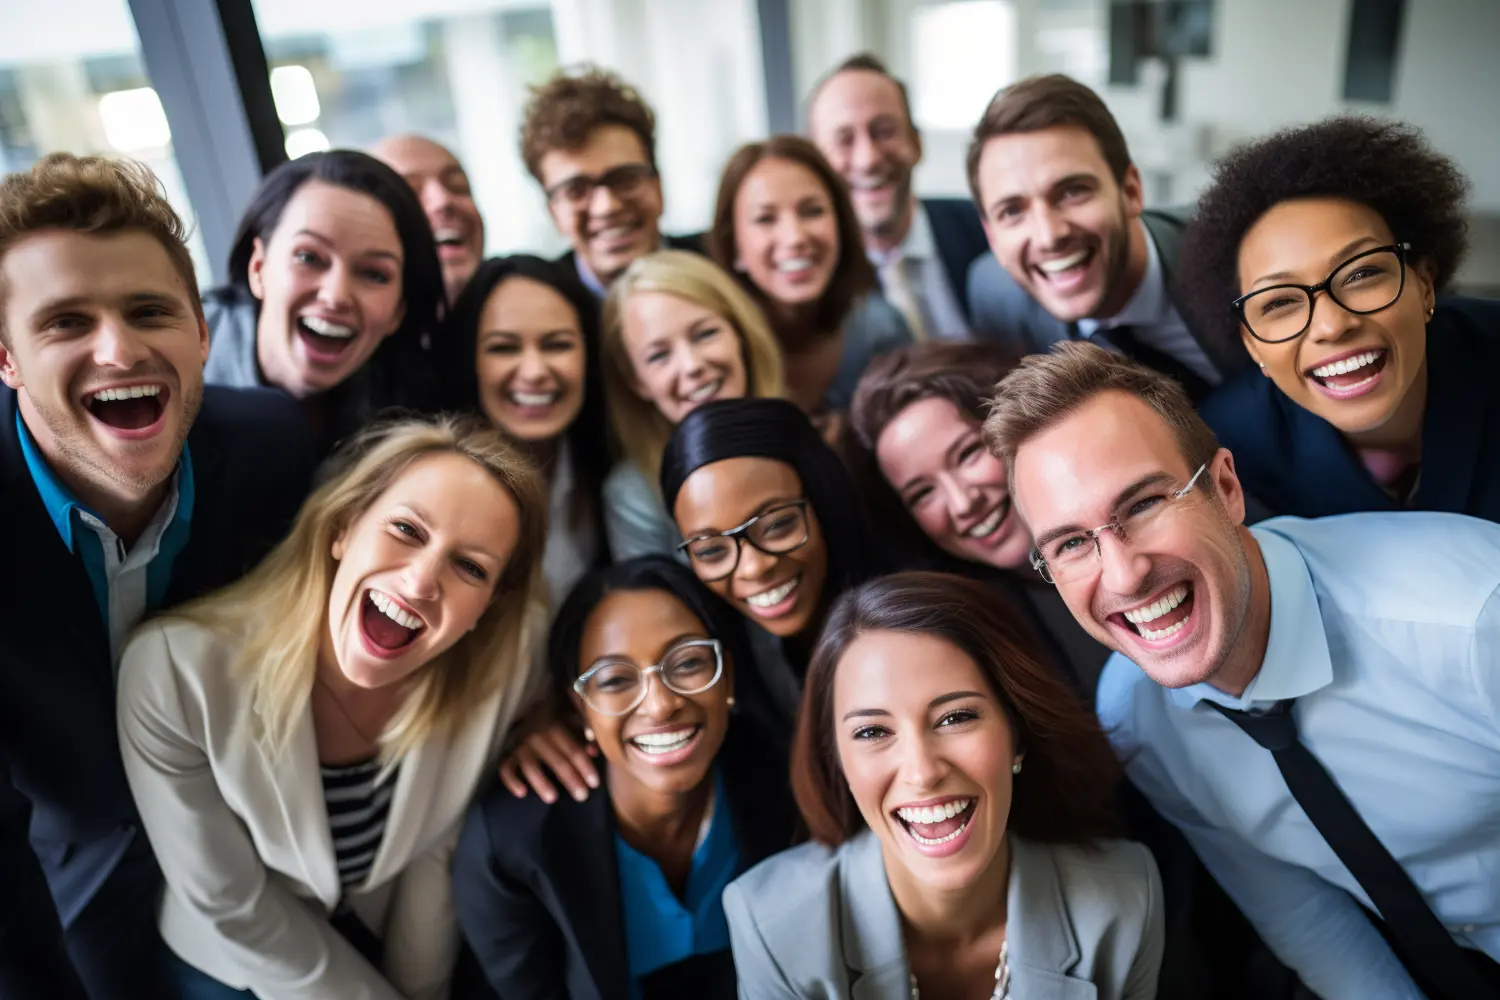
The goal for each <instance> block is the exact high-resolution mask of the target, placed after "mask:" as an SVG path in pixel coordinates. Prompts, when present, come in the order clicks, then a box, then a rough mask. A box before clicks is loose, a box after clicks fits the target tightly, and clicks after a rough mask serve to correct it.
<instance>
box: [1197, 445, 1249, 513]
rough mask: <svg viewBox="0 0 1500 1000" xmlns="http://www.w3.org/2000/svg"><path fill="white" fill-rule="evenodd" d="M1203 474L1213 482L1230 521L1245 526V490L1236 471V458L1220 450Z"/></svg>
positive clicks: (1225, 450) (1227, 450)
mask: <svg viewBox="0 0 1500 1000" xmlns="http://www.w3.org/2000/svg"><path fill="white" fill-rule="evenodd" d="M1203 474H1204V475H1205V476H1207V477H1209V478H1210V479H1212V480H1213V483H1214V490H1215V492H1217V493H1218V495H1219V499H1220V501H1221V502H1222V503H1223V504H1224V510H1225V512H1227V513H1228V514H1229V519H1230V520H1231V521H1232V522H1234V523H1235V524H1244V523H1245V488H1244V487H1243V486H1241V485H1240V477H1239V474H1238V473H1237V472H1235V471H1234V456H1233V455H1232V454H1230V452H1229V449H1228V448H1220V449H1219V450H1218V452H1217V453H1215V455H1214V457H1213V458H1212V459H1211V460H1210V461H1209V463H1208V470H1207V471H1206V472H1204V473H1203Z"/></svg>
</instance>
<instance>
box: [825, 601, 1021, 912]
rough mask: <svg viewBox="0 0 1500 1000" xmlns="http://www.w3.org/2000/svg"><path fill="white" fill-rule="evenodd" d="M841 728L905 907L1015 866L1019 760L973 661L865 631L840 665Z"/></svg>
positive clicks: (905, 636)
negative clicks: (1010, 840)
mask: <svg viewBox="0 0 1500 1000" xmlns="http://www.w3.org/2000/svg"><path fill="white" fill-rule="evenodd" d="M833 724H834V727H835V733H836V736H835V745H836V746H837V748H838V757H839V765H840V768H841V770H842V771H843V774H844V778H845V780H847V781H848V782H849V791H850V793H851V794H852V795H853V796H854V802H855V804H856V805H857V806H858V807H859V812H860V815H861V816H863V817H864V820H865V823H866V824H867V825H868V826H869V827H870V829H871V830H873V831H874V833H875V835H876V836H877V837H879V838H880V845H881V853H882V855H883V856H884V858H885V868H886V873H887V876H888V878H889V879H890V881H891V883H892V887H893V888H895V889H896V890H897V894H898V897H901V896H905V897H906V898H910V895H909V894H908V893H904V892H901V891H900V890H901V889H902V888H903V887H911V888H912V889H915V891H916V892H917V893H920V892H921V891H922V889H924V888H925V889H929V890H937V891H951V890H955V889H962V888H964V887H966V886H969V885H972V884H973V883H974V882H975V880H976V879H980V878H982V877H983V876H984V875H985V874H986V873H987V872H989V871H990V870H991V866H992V865H994V864H995V863H996V861H997V859H998V860H999V861H1000V862H1001V863H1004V862H1005V859H1006V858H1007V857H1008V854H1007V852H1006V851H1005V830H1006V825H1007V822H1008V820H1009V818H1010V804H1011V781H1012V775H1011V767H1012V765H1013V764H1015V763H1017V762H1019V761H1020V760H1021V755H1020V753H1019V752H1018V749H1017V747H1016V740H1015V737H1014V735H1013V733H1012V731H1011V725H1010V721H1009V719H1008V718H1007V717H1006V714H1005V710H1004V708H1003V707H1002V706H1001V704H1000V702H999V701H998V700H997V699H996V697H995V694H994V691H993V690H992V689H991V687H990V684H989V682H988V680H986V678H985V676H984V673H983V671H981V670H980V668H979V665H978V664H977V663H975V662H974V659H973V657H971V656H969V655H968V654H967V653H965V652H964V651H963V650H961V649H959V648H958V647H957V646H954V645H953V644H952V643H950V642H948V641H947V640H945V639H941V638H938V637H936V636H931V635H922V634H919V633H911V632H885V631H876V632H866V633H865V634H864V635H861V636H860V637H859V638H858V639H856V640H855V641H854V642H853V643H852V644H851V645H850V646H849V648H848V650H847V651H845V653H844V655H843V657H842V658H841V659H840V660H839V663H838V667H837V673H836V674H835V675H834V681H833Z"/></svg>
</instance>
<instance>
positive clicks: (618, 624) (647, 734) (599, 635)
mask: <svg viewBox="0 0 1500 1000" xmlns="http://www.w3.org/2000/svg"><path fill="white" fill-rule="evenodd" d="M711 638H713V636H710V635H709V634H708V630H707V629H706V628H705V627H704V624H703V623H702V622H701V621H699V620H698V618H697V617H696V616H695V615H694V614H693V613H692V612H691V611H689V610H688V608H687V606H686V605H685V604H683V603H682V602H681V601H679V600H678V599H677V598H676V597H674V596H673V595H671V594H669V593H667V592H666V591H663V590H617V591H614V592H612V593H610V594H607V595H606V596H605V597H604V599H603V600H602V601H600V602H599V605H598V607H596V608H595V609H594V612H593V614H591V615H589V618H588V622H587V623H586V624H585V625H584V629H583V638H582V640H581V641H580V643H579V649H578V667H579V670H578V673H579V675H580V676H581V675H582V674H583V673H584V672H585V671H587V670H589V669H590V668H592V667H594V666H595V665H597V664H599V663H602V662H606V661H612V662H628V663H633V664H634V665H636V666H637V667H641V668H645V667H649V666H651V665H653V664H658V663H661V662H663V660H664V659H665V658H666V657H667V655H668V654H669V653H670V652H672V651H673V650H674V649H675V648H677V647H679V646H680V644H682V643H684V642H686V641H688V640H692V639H711ZM695 686H696V685H695ZM684 690H690V688H684ZM733 693H734V677H733V670H732V665H731V664H730V663H728V662H727V661H726V662H725V664H724V672H723V673H722V674H721V675H720V677H719V680H718V682H717V683H715V684H714V685H713V686H712V687H710V688H708V689H707V690H704V691H700V692H698V693H697V694H692V695H681V694H678V693H676V692H675V691H672V690H670V689H669V688H668V687H667V686H666V685H665V684H663V683H662V682H661V677H660V675H658V674H653V675H651V677H650V679H649V680H648V681H647V690H646V698H645V700H644V701H642V702H641V703H640V704H639V705H637V706H636V707H635V708H634V709H632V710H631V711H630V712H629V713H627V714H625V715H605V714H604V713H602V712H598V711H595V710H594V709H593V708H591V707H590V706H589V704H588V703H587V702H586V701H584V700H583V699H581V698H578V697H577V696H576V695H575V696H574V703H575V705H577V707H578V709H579V711H580V712H581V713H582V714H583V718H584V722H585V723H586V724H587V725H588V726H589V728H590V729H592V730H593V731H594V739H595V741H596V742H597V743H598V746H599V750H600V752H601V753H603V754H604V759H605V760H607V761H609V765H610V781H611V783H612V784H613V783H614V782H615V781H618V780H620V779H621V778H623V779H625V780H628V781H631V782H635V783H638V784H639V785H642V786H644V787H646V788H649V789H651V790H653V791H656V792H660V793H666V794H682V793H686V792H689V791H692V790H693V789H694V788H697V787H698V786H699V785H701V784H702V783H703V781H704V780H705V779H707V777H708V774H709V770H710V769H711V768H712V767H713V762H714V758H715V757H716V756H717V755H718V753H719V748H720V747H721V746H723V744H724V734H725V733H726V732H727V731H728V729H729V697H730V695H731V694H733Z"/></svg>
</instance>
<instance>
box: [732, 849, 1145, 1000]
mask: <svg viewBox="0 0 1500 1000" xmlns="http://www.w3.org/2000/svg"><path fill="white" fill-rule="evenodd" d="M1010 846H1011V875H1010V889H1009V891H1008V893H1007V896H1006V901H1007V904H1008V908H1009V916H1008V918H1007V923H1008V929H1007V938H1008V940H1009V942H1010V971H1011V995H1012V996H1015V997H1017V998H1018V1000H1154V997H1155V996H1156V977H1157V973H1158V971H1159V970H1160V967H1161V953H1162V938H1163V930H1162V926H1163V925H1162V897H1161V880H1160V879H1159V878H1158V876H1157V873H1156V862H1155V861H1153V860H1152V858H1151V854H1150V852H1148V851H1147V850H1146V849H1145V848H1144V847H1142V846H1141V845H1140V844H1135V843H1131V842H1129V841H1106V842H1104V843H1102V844H1101V845H1100V846H1099V847H1098V849H1096V850H1094V851H1092V852H1090V851H1084V850H1082V849H1079V848H1076V847H1061V846H1056V845H1048V844H1035V843H1030V842H1028V841H1025V840H1022V839H1021V838H1019V837H1016V836H1014V835H1012V836H1011V838H1010ZM724 912H725V914H726V915H727V916H728V918H729V937H730V942H731V944H732V945H733V947H734V964H735V968H736V970H737V973H738V975H739V981H740V997H741V1000H792V998H798V1000H907V998H908V997H909V996H910V995H911V994H910V985H909V983H910V970H909V968H908V966H907V963H906V949H905V945H904V944H903V942H902V934H901V916H900V914H899V913H898V912H897V910H896V903H895V900H894V899H892V897H891V890H890V887H889V884H888V883H887V882H886V877H885V865H884V862H883V861H882V859H881V852H880V841H879V840H878V839H877V838H876V837H875V835H874V834H872V833H870V832H869V831H868V830H866V831H864V832H862V833H860V834H859V835H858V836H856V837H855V838H854V839H852V840H850V841H848V842H847V843H845V844H844V845H842V846H841V847H839V848H838V849H837V850H830V849H829V848H827V847H824V846H823V845H821V844H804V845H803V846H801V847H798V848H795V849H793V850H790V851H786V852H783V853H782V854H778V855H777V856H776V857H774V858H771V859H769V860H767V861H764V862H762V863H761V864H759V865H757V866H756V867H755V868H752V869H751V870H750V871H749V872H746V873H745V874H744V875H742V876H741V877H740V878H738V879H737V880H735V882H734V883H732V884H731V885H730V886H729V888H728V889H726V890H725V891H724Z"/></svg>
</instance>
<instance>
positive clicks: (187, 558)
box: [163, 419, 238, 607]
mask: <svg viewBox="0 0 1500 1000" xmlns="http://www.w3.org/2000/svg"><path fill="white" fill-rule="evenodd" d="M205 423H206V421H203V420H201V419H200V420H198V421H196V422H195V423H194V428H193V432H192V433H189V435H188V447H189V448H190V449H192V456H193V492H194V499H193V519H192V521H191V522H190V523H189V524H188V539H187V544H186V545H184V546H183V547H182V551H181V552H179V553H178V554H177V558H176V560H174V562H173V564H172V579H171V580H170V581H168V583H167V596H166V600H165V601H163V606H164V607H172V606H174V605H177V604H181V603H182V602H183V601H186V600H190V599H191V598H194V597H197V596H198V595H200V594H203V593H206V592H207V591H209V590H212V589H214V588H216V587H220V586H223V585H225V584H227V583H229V582H230V580H231V579H232V576H230V575H229V574H232V573H233V572H235V570H237V569H238V567H230V566H226V565H224V564H225V563H227V562H231V561H232V560H230V559H228V558H226V555H227V553H226V552H225V551H224V546H223V542H224V539H225V538H226V537H228V536H232V534H233V533H234V532H235V531H236V528H235V526H233V525H223V524H220V523H218V522H219V517H218V515H219V505H218V503H217V501H218V499H219V491H218V489H217V488H216V487H217V486H218V483H219V482H220V479H221V476H222V472H221V467H222V465H223V461H224V455H223V451H224V449H223V447H222V444H221V442H219V441H217V440H215V437H214V435H213V434H212V432H211V431H210V430H209V429H208V428H207V427H206V426H204V425H205Z"/></svg>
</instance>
